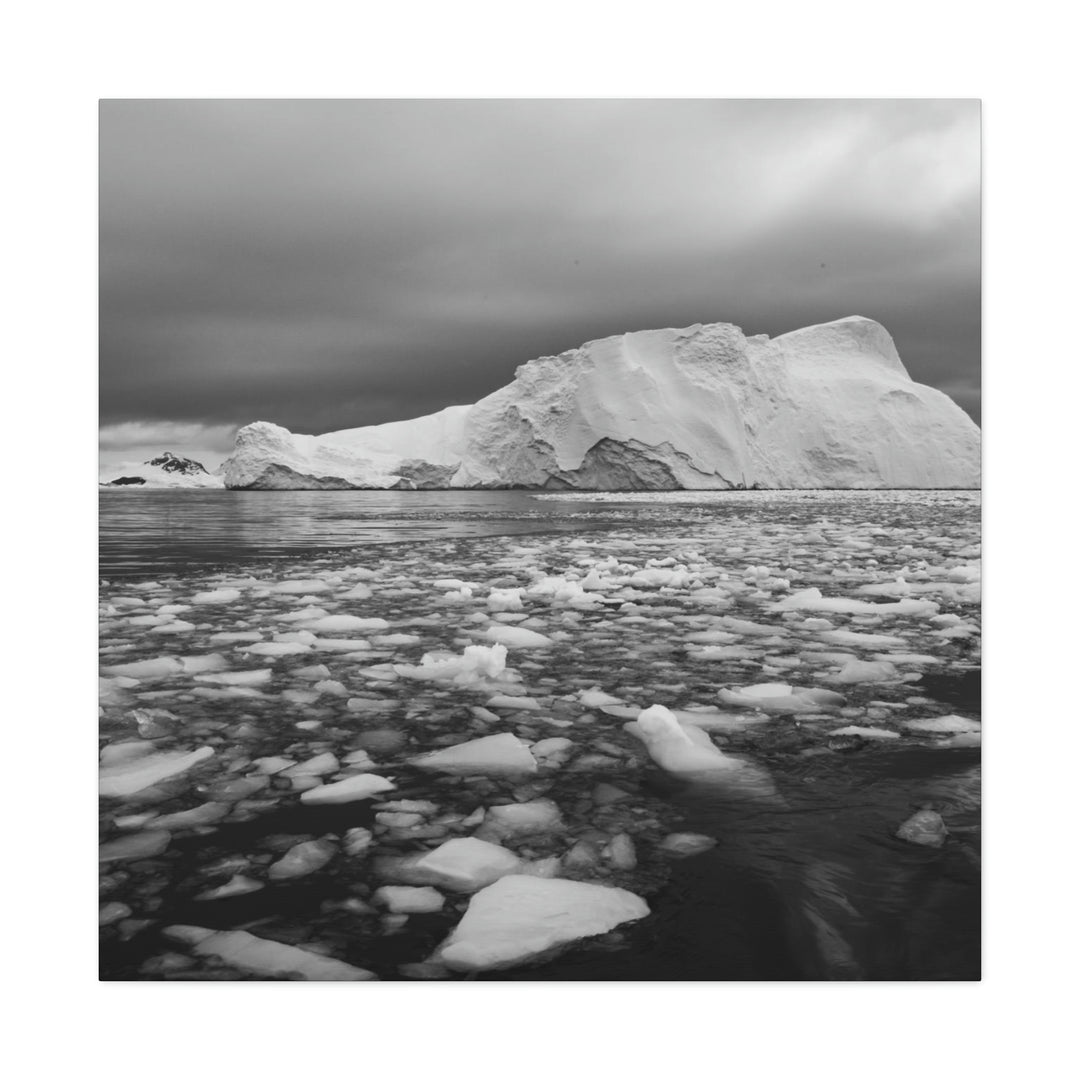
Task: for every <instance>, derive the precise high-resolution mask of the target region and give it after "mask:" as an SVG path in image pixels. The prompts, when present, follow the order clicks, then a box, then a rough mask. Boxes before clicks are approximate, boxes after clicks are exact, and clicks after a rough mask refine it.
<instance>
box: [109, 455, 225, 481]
mask: <svg viewBox="0 0 1080 1080" xmlns="http://www.w3.org/2000/svg"><path fill="white" fill-rule="evenodd" d="M98 483H99V484H100V485H101V486H102V487H131V488H220V487H224V486H225V481H224V479H223V478H222V477H221V475H220V474H217V475H215V474H213V473H209V472H207V471H206V467H205V466H204V465H203V464H202V463H201V462H199V461H193V460H192V459H191V458H184V457H177V455H176V454H173V453H171V452H170V451H168V450H166V451H165V452H164V453H162V454H159V455H158V456H157V457H155V458H151V459H150V460H149V461H143V462H141V463H139V462H121V463H120V464H119V465H108V466H104V467H102V468H100V469H99V470H98Z"/></svg>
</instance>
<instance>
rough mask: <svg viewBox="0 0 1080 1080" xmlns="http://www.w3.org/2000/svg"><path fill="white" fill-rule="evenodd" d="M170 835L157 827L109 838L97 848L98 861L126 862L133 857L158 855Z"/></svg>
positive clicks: (166, 844)
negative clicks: (113, 838)
mask: <svg viewBox="0 0 1080 1080" xmlns="http://www.w3.org/2000/svg"><path fill="white" fill-rule="evenodd" d="M171 839H172V836H171V835H170V834H169V833H167V832H165V831H163V830H158V829H149V830H147V831H146V832H137V833H132V834H131V835H129V836H121V837H120V838H119V839H118V840H111V841H109V843H107V844H102V845H101V847H100V848H98V862H103V863H104V862H121V861H124V862H127V861H132V860H135V859H149V858H152V857H153V856H154V855H160V854H161V853H162V852H163V851H164V850H165V849H166V848H167V847H168V846H169V841H170V840H171Z"/></svg>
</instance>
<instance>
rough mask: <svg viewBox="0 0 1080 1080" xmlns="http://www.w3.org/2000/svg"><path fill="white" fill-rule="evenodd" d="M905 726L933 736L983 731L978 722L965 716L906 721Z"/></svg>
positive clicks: (909, 729) (910, 729)
mask: <svg viewBox="0 0 1080 1080" xmlns="http://www.w3.org/2000/svg"><path fill="white" fill-rule="evenodd" d="M903 726H904V727H905V728H907V730H908V731H925V732H928V733H930V734H932V735H959V734H963V733H966V732H981V731H982V724H981V723H980V722H979V721H978V720H969V719H967V718H966V717H964V716H934V717H927V718H925V719H922V720H905V721H904V722H903Z"/></svg>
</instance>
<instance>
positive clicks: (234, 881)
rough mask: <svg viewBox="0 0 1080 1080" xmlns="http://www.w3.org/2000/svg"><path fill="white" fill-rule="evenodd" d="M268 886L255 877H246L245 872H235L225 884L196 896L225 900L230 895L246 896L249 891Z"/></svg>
mask: <svg viewBox="0 0 1080 1080" xmlns="http://www.w3.org/2000/svg"><path fill="white" fill-rule="evenodd" d="M264 888H266V886H265V885H264V884H263V883H262V882H261V881H256V880H255V879H254V878H249V877H244V875H243V874H233V876H232V877H231V878H229V880H228V881H227V882H225V884H224V885H219V886H218V887H217V888H216V889H207V890H206V891H205V892H201V893H199V894H198V896H196V897H195V899H196V900H225V899H227V898H228V897H230V896H246V895H247V894H248V893H253V892H258V891H259V890H260V889H264Z"/></svg>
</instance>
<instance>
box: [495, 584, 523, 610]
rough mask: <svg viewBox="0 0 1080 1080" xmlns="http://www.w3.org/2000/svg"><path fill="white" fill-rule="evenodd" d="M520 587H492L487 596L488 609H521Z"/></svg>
mask: <svg viewBox="0 0 1080 1080" xmlns="http://www.w3.org/2000/svg"><path fill="white" fill-rule="evenodd" d="M522 591H523V590H521V589H492V590H491V592H489V593H488V596H487V609H488V611H521V610H523V609H524V607H525V605H524V604H523V603H522V600H521V593H522Z"/></svg>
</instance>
